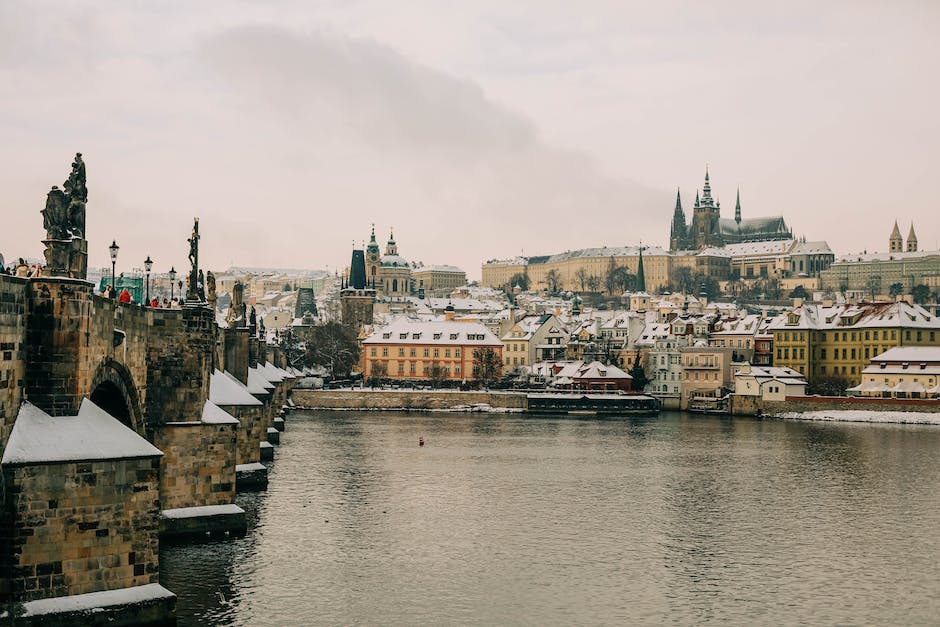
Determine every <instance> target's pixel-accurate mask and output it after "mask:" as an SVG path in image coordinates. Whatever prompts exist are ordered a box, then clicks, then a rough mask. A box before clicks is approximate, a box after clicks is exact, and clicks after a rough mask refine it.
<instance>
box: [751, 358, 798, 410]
mask: <svg viewBox="0 0 940 627" xmlns="http://www.w3.org/2000/svg"><path fill="white" fill-rule="evenodd" d="M806 385H807V383H806V378H805V377H804V376H803V375H802V374H800V373H799V372H797V371H796V370H793V369H792V368H776V367H772V366H766V367H761V366H752V365H751V364H749V363H745V364H743V365H741V367H740V368H738V370H737V372H735V374H734V394H735V396H754V397H759V398H760V399H761V400H763V401H785V400H787V397H788V396H803V395H804V394H806Z"/></svg>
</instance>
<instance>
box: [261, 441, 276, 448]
mask: <svg viewBox="0 0 940 627" xmlns="http://www.w3.org/2000/svg"><path fill="white" fill-rule="evenodd" d="M261 448H274V445H273V444H271V443H270V442H262V443H261Z"/></svg>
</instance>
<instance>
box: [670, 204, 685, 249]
mask: <svg viewBox="0 0 940 627" xmlns="http://www.w3.org/2000/svg"><path fill="white" fill-rule="evenodd" d="M686 237H688V230H687V227H686V224H685V212H684V211H683V210H682V197H681V193H680V191H679V190H676V208H675V210H674V211H673V212H672V228H670V230H669V247H670V248H671V249H672V250H682V249H684V248H686V241H685V240H686Z"/></svg>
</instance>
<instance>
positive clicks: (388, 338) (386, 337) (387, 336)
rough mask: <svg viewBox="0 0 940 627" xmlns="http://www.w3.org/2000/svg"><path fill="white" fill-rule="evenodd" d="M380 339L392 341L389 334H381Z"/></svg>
mask: <svg viewBox="0 0 940 627" xmlns="http://www.w3.org/2000/svg"><path fill="white" fill-rule="evenodd" d="M382 339H383V340H390V339H392V334H391V333H383V334H382Z"/></svg>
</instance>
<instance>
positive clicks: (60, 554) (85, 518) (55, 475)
mask: <svg viewBox="0 0 940 627" xmlns="http://www.w3.org/2000/svg"><path fill="white" fill-rule="evenodd" d="M159 467H160V460H159V459H158V458H139V459H127V460H104V461H93V462H71V463H63V464H43V465H34V466H14V467H4V469H3V480H4V489H5V491H6V496H7V498H6V502H5V506H6V507H5V511H4V516H5V517H6V518H7V519H8V520H9V519H12V518H15V520H16V525H15V526H14V525H3V526H2V529H3V534H4V535H5V537H4V538H2V540H3V541H2V543H0V546H2V547H3V550H4V552H5V553H7V554H6V555H4V556H3V558H4V559H3V562H4V563H6V564H10V565H12V572H11V573H10V575H11V577H10V578H9V580H8V581H9V585H10V590H9V593H10V596H7V597H6V598H10V599H11V600H13V601H29V600H35V599H44V598H50V597H59V596H66V595H74V594H85V593H88V592H98V591H102V590H116V589H119V588H127V587H131V586H139V585H143V584H148V583H158V580H159V576H158V570H159V563H158V559H159V551H158V532H159V514H160V500H159V499H160V496H159V486H158V474H159ZM4 596H6V595H4Z"/></svg>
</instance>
